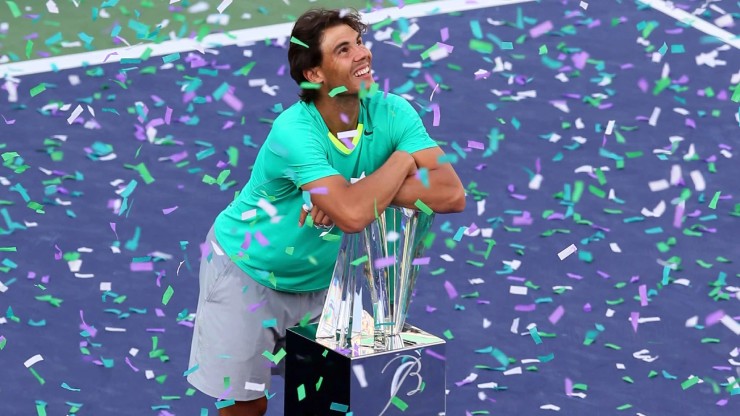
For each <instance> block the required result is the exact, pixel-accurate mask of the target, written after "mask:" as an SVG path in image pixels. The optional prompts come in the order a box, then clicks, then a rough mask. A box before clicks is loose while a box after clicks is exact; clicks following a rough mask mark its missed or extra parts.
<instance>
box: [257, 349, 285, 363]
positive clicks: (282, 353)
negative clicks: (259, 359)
mask: <svg viewBox="0 0 740 416" xmlns="http://www.w3.org/2000/svg"><path fill="white" fill-rule="evenodd" d="M285 354H286V353H285V349H284V348H280V351H278V352H277V354H275V355H273V354H272V353H271V352H269V351H267V350H265V351H264V352H263V353H262V355H263V356H264V357H265V358H267V359H268V360H270V361H272V362H273V363H274V364H277V363H279V362H280V360H282V359H283V357H285Z"/></svg>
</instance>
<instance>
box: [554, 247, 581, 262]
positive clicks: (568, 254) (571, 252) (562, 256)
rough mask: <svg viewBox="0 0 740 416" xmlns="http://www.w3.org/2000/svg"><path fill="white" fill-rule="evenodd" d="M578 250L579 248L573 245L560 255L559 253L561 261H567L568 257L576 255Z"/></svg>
mask: <svg viewBox="0 0 740 416" xmlns="http://www.w3.org/2000/svg"><path fill="white" fill-rule="evenodd" d="M577 250H578V248H577V247H576V245H575V244H571V245H569V246H568V247H566V248H564V249H563V250H562V251H561V252H560V253H558V258H560V260H565V258H566V257H568V256H570V255H571V254H573V253H575V252H576V251H577Z"/></svg>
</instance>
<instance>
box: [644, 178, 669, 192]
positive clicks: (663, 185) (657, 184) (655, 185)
mask: <svg viewBox="0 0 740 416" xmlns="http://www.w3.org/2000/svg"><path fill="white" fill-rule="evenodd" d="M648 186H649V187H650V190H651V191H653V192H658V191H665V190H666V189H668V188H670V187H671V184H670V183H668V181H667V180H665V179H660V180H657V181H650V182H648Z"/></svg>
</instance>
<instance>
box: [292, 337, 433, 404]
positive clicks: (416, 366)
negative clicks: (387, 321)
mask: <svg viewBox="0 0 740 416" xmlns="http://www.w3.org/2000/svg"><path fill="white" fill-rule="evenodd" d="M316 328H317V325H316V324H313V325H308V326H305V327H295V328H290V329H288V333H287V338H286V348H285V349H286V352H287V355H286V357H285V360H286V361H285V414H286V415H290V416H332V415H345V416H347V415H349V416H395V415H399V416H440V415H444V414H445V406H446V394H445V379H446V377H445V376H446V370H445V341H444V340H442V339H441V338H437V337H435V336H434V335H431V334H428V333H426V332H424V331H422V330H420V329H418V328H415V327H413V326H411V325H408V324H407V325H406V326H405V327H404V331H403V333H402V336H401V337H402V339H403V347H400V348H395V349H393V350H392V351H383V352H377V351H374V350H373V348H372V340H365V342H363V343H361V345H360V347H359V348H355V349H354V350H339V349H332V348H331V345H329V346H326V345H324V344H329V343H328V342H326V341H324V340H319V341H317V340H316Z"/></svg>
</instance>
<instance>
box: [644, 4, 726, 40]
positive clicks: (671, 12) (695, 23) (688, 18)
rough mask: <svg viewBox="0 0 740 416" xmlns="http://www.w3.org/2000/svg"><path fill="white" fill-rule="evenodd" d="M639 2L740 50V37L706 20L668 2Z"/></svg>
mask: <svg viewBox="0 0 740 416" xmlns="http://www.w3.org/2000/svg"><path fill="white" fill-rule="evenodd" d="M640 2H641V3H645V4H647V5H648V6H650V7H652V8H653V9H655V10H657V11H659V12H663V13H665V14H667V15H668V16H670V17H672V18H674V19H676V20H678V21H679V22H682V23H686V24H688V25H690V26H692V27H693V28H694V29H696V30H700V31H702V32H704V33H706V34H707V35H711V36H714V37H716V38H717V39H719V40H721V41H722V42H724V43H726V44H728V45H730V46H734V47H735V48H737V49H740V37H738V36H736V35H734V34H732V33H730V32H728V31H726V30H724V29H722V28H719V27H717V26H715V25H713V24H711V23H709V22H707V21H706V20H702V19H700V18H698V17H696V16H694V15H693V14H691V13H689V12H687V11H685V10H681V9H679V8H677V7H674V6H673V4H672V3H670V2H667V1H664V0H640Z"/></svg>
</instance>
